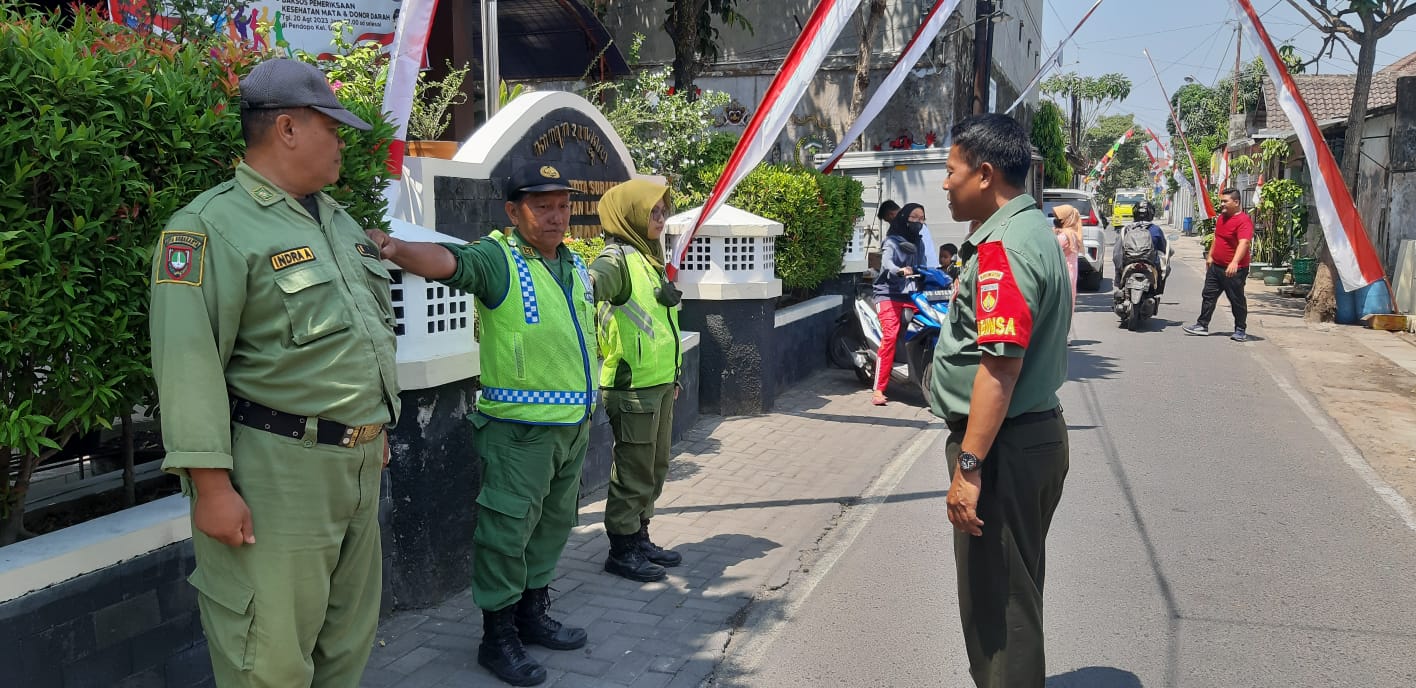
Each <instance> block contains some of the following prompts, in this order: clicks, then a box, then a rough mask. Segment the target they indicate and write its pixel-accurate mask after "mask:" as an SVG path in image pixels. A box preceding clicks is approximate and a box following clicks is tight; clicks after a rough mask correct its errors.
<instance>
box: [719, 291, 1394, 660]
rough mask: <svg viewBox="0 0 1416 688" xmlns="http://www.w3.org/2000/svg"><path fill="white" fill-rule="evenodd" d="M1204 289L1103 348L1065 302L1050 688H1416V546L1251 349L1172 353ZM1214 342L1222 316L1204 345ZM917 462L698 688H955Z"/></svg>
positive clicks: (891, 470)
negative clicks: (1067, 455)
mask: <svg viewBox="0 0 1416 688" xmlns="http://www.w3.org/2000/svg"><path fill="white" fill-rule="evenodd" d="M1200 286H1201V280H1200V274H1199V271H1198V270H1197V269H1195V268H1194V267H1192V266H1188V265H1184V264H1180V265H1177V266H1176V268H1175V272H1174V274H1173V275H1172V280H1171V283H1170V285H1169V286H1168V289H1167V294H1166V297H1165V303H1164V304H1163V306H1162V308H1161V312H1160V314H1159V317H1158V318H1157V319H1155V320H1153V321H1152V322H1151V323H1150V327H1149V329H1148V330H1147V331H1143V332H1127V331H1125V330H1121V329H1118V328H1117V319H1116V317H1115V316H1114V315H1112V314H1111V312H1110V307H1109V301H1110V296H1109V293H1105V292H1104V293H1101V294H1091V295H1088V294H1083V295H1082V296H1081V298H1080V299H1079V301H1078V305H1077V317H1076V321H1075V326H1074V337H1073V348H1072V355H1071V360H1070V379H1071V381H1070V382H1069V383H1068V384H1067V385H1066V386H1065V387H1064V389H1063V393H1062V398H1063V407H1064V408H1065V410H1066V416H1067V421H1068V424H1069V427H1070V428H1071V449H1072V453H1071V471H1070V473H1069V475H1068V478H1067V485H1066V492H1065V494H1064V497H1063V501H1062V505H1061V507H1060V509H1059V511H1058V513H1057V517H1056V520H1055V521H1054V523H1053V529H1052V533H1051V536H1050V538H1049V541H1048V566H1047V572H1048V579H1047V589H1046V605H1047V606H1046V629H1047V646H1048V667H1049V670H1048V674H1049V677H1050V678H1049V680H1048V686H1078V687H1082V686H1085V687H1087V688H1136V687H1138V686H1146V687H1151V686H1155V687H1162V686H1164V687H1172V686H1186V687H1190V686H1224V687H1228V686H1234V687H1248V686H1275V687H1277V686H1283V687H1285V688H1287V687H1291V686H1303V687H1307V686H1361V687H1374V688H1387V687H1390V688H1408V687H1411V686H1416V650H1413V647H1416V574H1413V571H1416V532H1413V530H1412V528H1411V527H1410V526H1409V525H1408V524H1407V523H1406V522H1405V521H1404V520H1403V519H1402V518H1401V517H1400V516H1399V515H1398V513H1397V512H1396V511H1395V510H1393V508H1392V507H1391V506H1390V505H1389V504H1388V503H1387V502H1385V501H1383V498H1382V497H1381V496H1379V495H1378V494H1377V492H1376V491H1374V489H1373V487H1372V486H1371V485H1370V484H1369V482H1368V481H1366V480H1365V479H1364V478H1363V477H1362V471H1361V470H1360V468H1361V466H1360V465H1358V466H1357V468H1354V467H1353V463H1354V462H1355V457H1354V456H1353V455H1352V454H1351V451H1350V448H1348V445H1347V444H1346V441H1345V440H1344V439H1342V438H1340V437H1336V436H1335V435H1334V433H1335V430H1334V429H1333V426H1331V424H1330V423H1329V422H1328V421H1327V419H1326V418H1325V417H1321V416H1314V415H1310V414H1311V413H1313V412H1312V411H1311V409H1312V408H1313V404H1312V402H1311V400H1309V399H1307V398H1305V397H1303V396H1302V395H1303V393H1302V392H1299V391H1296V390H1297V389H1298V387H1297V383H1296V382H1295V381H1294V379H1293V376H1292V371H1291V369H1288V368H1286V365H1287V364H1286V363H1284V361H1283V358H1282V354H1281V353H1280V352H1279V351H1278V350H1277V349H1275V348H1274V347H1272V345H1270V344H1268V343H1267V342H1265V341H1263V332H1262V331H1258V330H1255V329H1253V328H1252V327H1251V329H1250V335H1251V338H1252V339H1251V341H1250V342H1249V343H1246V344H1239V343H1235V342H1232V341H1230V340H1229V339H1228V337H1223V336H1218V335H1212V336H1210V337H1208V338H1204V339H1201V338H1196V337H1187V336H1184V335H1183V334H1182V333H1181V332H1180V326H1181V325H1182V324H1184V323H1188V322H1193V320H1194V317H1195V314H1196V313H1197V311H1198V307H1199V293H1200ZM1109 288H1110V280H1109V279H1108V280H1107V282H1106V284H1105V285H1104V289H1107V290H1109ZM1221 303H1222V300H1221ZM1231 324H1232V320H1231V319H1230V316H1229V313H1228V310H1227V308H1226V307H1225V306H1224V305H1221V306H1220V311H1219V313H1218V314H1217V315H1216V316H1215V319H1214V322H1213V323H1212V324H1211V329H1212V330H1215V331H1218V332H1223V333H1225V334H1227V333H1228V332H1229V328H1230V326H1231ZM842 374H844V375H848V374H849V373H844V372H843V373H842ZM1334 374H1341V373H1340V371H1334ZM932 440H933V441H928V442H920V443H919V446H918V451H908V452H906V453H905V454H902V455H901V456H898V457H895V458H894V459H892V460H890V462H889V463H888V465H887V466H886V467H885V472H884V474H883V475H882V478H881V480H879V481H877V484H876V491H877V492H878V494H874V495H867V497H871V496H873V497H875V498H874V499H869V498H868V499H865V500H862V503H861V505H859V506H856V507H853V508H852V509H850V510H848V512H847V513H846V514H845V515H844V516H843V518H842V520H841V522H840V523H838V524H837V527H836V528H835V529H833V532H832V533H831V534H828V536H827V539H826V540H824V541H823V546H824V551H825V552H826V556H825V557H824V558H823V561H821V562H819V563H818V565H817V566H815V567H814V568H813V569H812V570H811V571H809V572H807V573H805V574H802V575H799V576H797V577H795V578H794V579H793V581H792V582H791V583H790V584H789V585H788V586H787V587H786V588H784V589H783V590H781V591H778V592H777V594H778V595H780V596H782V597H783V598H784V599H783V600H782V601H784V602H786V604H785V605H784V607H785V608H786V609H787V610H788V611H787V614H786V616H785V618H779V617H778V615H774V616H773V618H756V617H754V616H753V615H749V616H748V617H747V620H746V623H745V625H744V627H743V628H741V629H740V630H739V631H738V632H737V633H736V634H735V635H734V637H733V639H732V641H731V643H730V644H729V647H728V652H727V659H726V661H725V663H724V664H723V666H722V667H721V668H720V670H719V672H718V674H717V677H716V679H715V684H716V685H718V686H762V687H768V686H770V687H772V688H786V687H790V686H812V687H818V686H872V687H873V686H968V685H971V684H970V682H969V679H968V674H967V660H966V658H965V656H964V649H963V639H962V635H961V633H960V631H959V628H958V616H957V607H956V596H955V578H954V569H953V549H952V539H951V535H950V526H949V523H948V520H947V518H946V516H945V510H944V498H943V495H944V492H945V490H946V489H947V486H948V479H947V478H948V476H946V475H945V468H944V465H943V460H942V446H943V445H942V437H937V438H932Z"/></svg>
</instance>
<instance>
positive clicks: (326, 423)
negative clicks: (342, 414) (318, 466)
mask: <svg viewBox="0 0 1416 688" xmlns="http://www.w3.org/2000/svg"><path fill="white" fill-rule="evenodd" d="M231 420H232V421H234V422H237V423H240V424H242V425H244V426H246V427H248V428H255V429H257V430H265V431H266V432H269V433H272V434H276V435H284V436H285V437H293V438H295V439H300V438H301V437H304V436H305V421H306V420H307V418H306V417H305V416H297V415H295V414H293V413H286V412H284V411H277V410H275V409H273V408H270V407H268V406H262V405H260V404H257V403H256V402H254V401H250V400H247V399H241V398H239V397H237V398H236V403H235V404H234V405H233V406H232V408H231ZM315 420H316V425H315V441H316V442H319V443H320V444H332V445H334V446H336V447H357V446H359V445H361V444H367V443H368V442H369V441H371V440H373V439H375V438H377V437H378V436H379V435H381V434H383V430H384V426H383V424H381V423H376V424H373V425H343V424H341V423H336V422H334V421H332V420H325V419H323V418H316V419H315Z"/></svg>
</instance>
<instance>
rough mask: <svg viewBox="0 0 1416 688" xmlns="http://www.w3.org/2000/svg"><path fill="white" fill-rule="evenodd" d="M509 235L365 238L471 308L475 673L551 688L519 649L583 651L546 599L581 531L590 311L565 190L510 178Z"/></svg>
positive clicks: (540, 179) (531, 176) (530, 174)
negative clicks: (478, 612) (476, 390)
mask: <svg viewBox="0 0 1416 688" xmlns="http://www.w3.org/2000/svg"><path fill="white" fill-rule="evenodd" d="M508 188H510V189H511V192H510V193H509V194H508V200H507V203H506V214H507V216H508V217H510V218H511V223H512V224H513V225H514V226H515V229H514V230H512V231H509V232H493V233H492V234H491V235H490V236H488V237H487V238H485V239H480V240H477V241H474V242H472V243H470V244H465V245H457V244H432V243H422V242H407V241H402V240H400V239H398V238H396V237H391V236H388V235H387V234H384V233H383V232H378V231H372V230H371V231H369V232H368V235H369V238H371V239H372V240H373V241H374V242H375V243H376V244H377V245H378V246H379V248H380V250H381V251H382V255H383V257H384V258H387V259H388V260H391V261H393V262H394V263H397V264H398V265H399V266H400V267H402V268H403V269H404V270H407V271H409V272H411V273H413V274H415V275H420V276H422V277H424V278H427V279H434V280H438V281H441V282H443V283H444V284H447V285H448V286H451V287H454V288H456V289H461V290H463V291H465V292H467V293H469V294H472V295H473V296H475V297H476V299H477V322H478V328H479V331H480V337H479V342H480V344H481V347H480V357H481V365H482V379H481V382H482V394H481V398H480V399H479V400H478V401H477V410H476V412H474V413H473V414H472V415H471V416H470V417H469V420H471V422H472V424H473V425H474V426H475V427H476V434H475V438H476V439H475V445H476V449H477V453H478V454H480V455H481V456H482V460H483V461H484V462H485V464H486V468H485V471H484V472H483V474H482V491H481V493H480V494H479V495H478V496H477V504H478V506H480V507H481V508H480V509H479V510H478V513H477V530H476V533H475V535H474V540H475V541H476V543H477V554H476V557H475V558H474V560H473V568H472V596H473V599H474V600H475V601H476V602H477V606H478V607H481V608H482V630H483V635H482V644H481V646H480V647H479V648H478V651H477V662H478V663H479V664H481V665H482V666H484V667H486V668H487V669H488V670H489V671H491V672H492V673H494V674H496V675H497V677H498V678H500V679H501V680H503V681H506V682H507V683H510V684H512V685H515V686H534V685H536V684H539V683H541V682H542V681H545V680H546V670H545V669H544V668H543V667H542V666H541V665H540V664H538V663H537V662H536V661H535V660H533V659H531V658H530V657H529V656H528V655H527V654H526V649H525V647H524V646H523V645H522V642H523V641H525V642H530V643H536V644H539V645H543V646H545V647H548V648H551V649H553V650H574V649H577V648H580V647H583V646H584V645H585V631H584V630H582V629H579V628H569V627H566V626H563V625H561V624H560V623H559V622H557V621H555V620H554V619H552V618H550V616H548V615H547V609H548V607H549V606H550V597H549V593H548V590H547V586H549V585H550V583H551V579H552V578H553V577H554V575H555V570H556V561H557V560H558V559H560V554H561V550H562V549H563V548H564V547H565V542H566V539H567V538H568V537H569V536H570V529H571V527H572V526H574V525H575V522H576V518H577V516H576V496H577V492H578V490H579V487H580V468H581V466H582V464H584V462H585V450H586V448H587V447H588V446H589V440H590V415H591V413H593V412H594V410H595V406H594V405H595V396H596V387H597V385H596V379H595V377H594V373H593V372H592V368H593V366H594V365H595V363H596V361H595V359H594V354H593V352H594V351H595V308H594V298H593V296H592V293H591V284H590V276H589V273H588V272H587V271H586V268H585V265H584V263H583V262H581V260H580V258H579V257H578V256H576V255H575V253H574V252H572V251H571V250H570V249H568V248H566V247H565V246H563V245H562V243H561V242H562V241H563V240H564V238H565V232H566V228H567V226H568V225H569V223H570V190H571V187H570V185H568V184H566V183H565V182H564V180H562V179H561V174H560V172H559V171H558V170H556V168H555V167H553V166H551V165H537V164H533V165H529V166H527V167H524V168H522V169H519V170H517V171H516V172H515V174H514V175H513V176H512V179H511V184H510V186H509V187H508Z"/></svg>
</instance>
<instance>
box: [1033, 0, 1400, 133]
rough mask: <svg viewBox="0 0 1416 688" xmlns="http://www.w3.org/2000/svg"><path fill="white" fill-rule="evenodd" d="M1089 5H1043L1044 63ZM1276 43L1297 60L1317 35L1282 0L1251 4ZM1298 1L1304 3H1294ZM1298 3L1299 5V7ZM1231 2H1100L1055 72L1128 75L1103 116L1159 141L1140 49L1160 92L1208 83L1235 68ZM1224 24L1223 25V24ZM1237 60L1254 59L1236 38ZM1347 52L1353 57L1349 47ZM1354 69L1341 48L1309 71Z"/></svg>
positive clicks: (1392, 57)
mask: <svg viewBox="0 0 1416 688" xmlns="http://www.w3.org/2000/svg"><path fill="white" fill-rule="evenodd" d="M1093 2H1094V0H1044V5H1045V6H1044V7H1043V16H1044V17H1045V20H1044V22H1043V27H1042V39H1043V43H1044V45H1045V46H1046V48H1045V49H1044V51H1043V54H1042V58H1041V59H1043V60H1046V59H1047V56H1048V55H1049V54H1050V52H1051V51H1052V50H1053V49H1054V48H1056V46H1057V43H1058V41H1060V40H1062V39H1063V38H1065V37H1066V35H1067V33H1068V32H1069V31H1071V30H1072V28H1073V27H1074V26H1076V24H1077V22H1078V21H1079V20H1081V18H1082V15H1084V14H1086V11H1087V9H1088V8H1090V7H1091V5H1092V3H1093ZM1252 2H1253V4H1254V8H1255V9H1256V10H1258V12H1259V13H1260V14H1261V15H1262V16H1261V21H1262V22H1263V23H1264V26H1265V28H1267V29H1268V32H1269V35H1270V36H1271V37H1272V38H1273V39H1274V41H1275V43H1277V44H1280V45H1281V44H1282V43H1284V42H1289V43H1292V44H1293V46H1294V47H1296V48H1297V49H1298V52H1299V54H1300V55H1302V56H1303V58H1304V60H1307V59H1311V57H1312V56H1313V55H1314V54H1315V53H1316V52H1317V50H1318V48H1319V47H1320V46H1321V45H1322V34H1320V33H1319V32H1318V30H1317V28H1315V27H1313V25H1312V24H1310V23H1309V22H1308V20H1306V19H1304V18H1303V16H1302V15H1300V14H1299V13H1298V12H1297V11H1296V10H1294V9H1293V7H1292V6H1290V5H1289V4H1288V2H1287V1H1286V0H1252ZM1300 2H1303V0H1300ZM1304 4H1306V3H1305V2H1304ZM1234 7H1235V3H1234V2H1232V0H1103V2H1102V3H1101V6H1100V7H1099V8H1097V11H1096V13H1095V14H1093V15H1092V17H1091V19H1090V20H1088V21H1087V23H1086V25H1085V26H1083V27H1082V29H1081V30H1080V31H1078V32H1077V35H1076V37H1074V38H1073V39H1072V42H1070V43H1068V44H1067V47H1066V48H1065V49H1064V51H1063V65H1062V68H1061V69H1060V70H1054V71H1053V73H1056V72H1057V71H1061V72H1070V71H1075V72H1077V73H1078V74H1082V75H1086V76H1095V75H1098V74H1105V73H1109V72H1121V73H1123V74H1125V75H1126V76H1128V77H1130V78H1131V84H1132V88H1131V96H1130V98H1128V99H1126V100H1125V101H1123V102H1122V103H1120V104H1118V105H1113V106H1112V107H1111V109H1110V111H1109V112H1108V113H1107V114H1125V113H1134V114H1135V115H1136V119H1137V120H1138V121H1139V122H1140V123H1141V124H1143V125H1145V126H1148V127H1150V128H1152V129H1154V130H1155V131H1156V132H1157V133H1159V134H1160V135H1161V136H1165V133H1164V126H1165V122H1166V121H1167V120H1168V119H1169V118H1170V114H1169V110H1168V108H1167V107H1166V100H1165V96H1164V95H1162V92H1161V90H1160V88H1159V86H1158V85H1157V84H1156V79H1155V74H1154V72H1152V71H1151V68H1150V65H1149V64H1147V63H1146V58H1145V55H1143V54H1142V53H1141V50H1142V49H1145V48H1148V49H1150V53H1151V57H1153V58H1154V59H1155V63H1156V67H1157V68H1158V69H1159V70H1160V78H1161V80H1162V83H1163V84H1164V86H1165V89H1166V92H1168V93H1171V94H1174V93H1175V90H1176V89H1178V88H1179V87H1181V86H1183V85H1184V84H1185V77H1186V76H1193V77H1194V78H1195V79H1196V80H1197V81H1199V82H1200V83H1203V84H1206V85H1213V84H1214V83H1215V82H1216V81H1218V80H1220V79H1222V78H1224V77H1225V76H1226V75H1227V74H1230V73H1232V72H1233V71H1234V47H1235V40H1234V27H1235V22H1236V21H1237V20H1238V14H1237V10H1236V9H1234ZM1226 22H1228V23H1227V24H1226ZM1241 45H1242V49H1243V52H1242V59H1243V60H1244V61H1245V62H1248V61H1250V60H1252V59H1253V58H1254V57H1255V56H1256V53H1255V50H1254V47H1253V46H1252V45H1251V44H1250V42H1249V39H1248V38H1244V39H1243V40H1242V41H1241ZM1377 51H1378V52H1377V69H1381V68H1382V67H1384V66H1386V65H1388V64H1390V63H1392V62H1395V61H1396V60H1398V59H1400V58H1402V57H1404V56H1406V55H1407V54H1410V53H1411V52H1416V18H1413V19H1409V20H1407V21H1406V22H1405V23H1403V24H1401V25H1400V26H1398V27H1397V29H1396V31H1395V32H1393V33H1392V34H1391V35H1389V36H1387V37H1385V38H1383V39H1382V41H1381V43H1379V44H1378V46H1377ZM1352 53H1353V54H1354V55H1355V54H1356V53H1357V48H1356V46H1352ZM1356 71H1357V68H1356V65H1355V64H1354V63H1353V62H1352V60H1351V59H1350V58H1349V57H1348V56H1347V53H1346V52H1344V51H1343V50H1342V49H1341V48H1337V49H1335V50H1334V52H1333V55H1332V57H1331V58H1330V59H1329V58H1326V57H1325V58H1323V60H1322V62H1321V63H1320V64H1319V65H1318V66H1317V68H1316V69H1314V68H1312V67H1310V68H1309V69H1308V72H1307V73H1309V74H1312V73H1320V74H1352V73H1355V72H1356Z"/></svg>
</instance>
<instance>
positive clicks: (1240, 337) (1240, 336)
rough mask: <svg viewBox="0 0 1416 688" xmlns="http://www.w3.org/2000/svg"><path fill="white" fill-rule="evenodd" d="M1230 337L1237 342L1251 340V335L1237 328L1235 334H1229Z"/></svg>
mask: <svg viewBox="0 0 1416 688" xmlns="http://www.w3.org/2000/svg"><path fill="white" fill-rule="evenodd" d="M1229 338H1230V339H1233V340H1234V341H1236V342H1247V341H1249V335H1248V334H1246V333H1245V332H1244V331H1243V330H1240V329H1235V330H1234V334H1231V335H1229Z"/></svg>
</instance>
